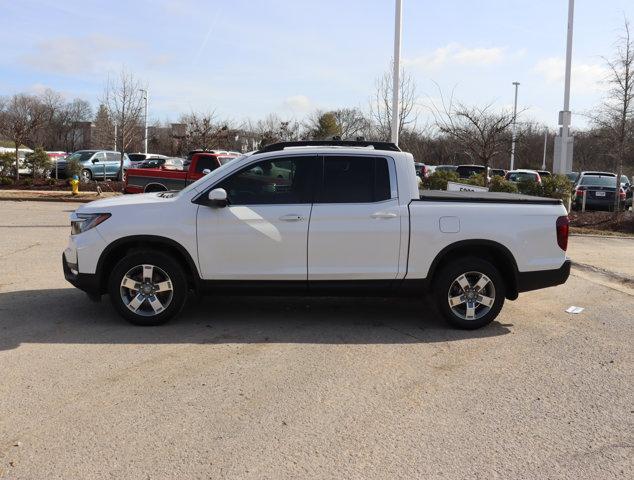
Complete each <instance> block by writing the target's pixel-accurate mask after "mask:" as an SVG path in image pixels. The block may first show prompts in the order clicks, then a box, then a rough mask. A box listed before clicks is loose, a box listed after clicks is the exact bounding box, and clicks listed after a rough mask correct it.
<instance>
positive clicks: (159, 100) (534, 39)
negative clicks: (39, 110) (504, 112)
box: [0, 0, 634, 127]
mask: <svg viewBox="0 0 634 480" xmlns="http://www.w3.org/2000/svg"><path fill="white" fill-rule="evenodd" d="M403 3H404V6H403V9H404V20H403V62H404V64H405V66H406V68H407V69H408V70H409V71H410V73H411V74H412V75H413V76H414V77H415V79H416V82H417V85H418V95H419V101H420V104H421V108H424V105H426V104H428V103H429V102H430V101H434V99H437V97H438V88H440V89H441V90H442V91H443V93H445V94H449V93H450V92H451V91H452V90H454V89H455V96H456V97H457V98H459V99H461V100H462V101H464V102H467V103H478V104H484V103H488V102H495V104H496V105H497V106H499V107H500V108H503V107H505V106H510V105H511V104H512V100H513V87H512V82H513V81H515V80H517V81H519V82H521V86H520V95H519V104H520V108H526V109H527V110H526V112H525V113H524V114H523V115H524V116H525V118H533V119H536V120H539V121H543V122H545V123H547V124H549V125H550V126H552V127H554V126H555V125H556V119H557V112H558V110H560V109H561V108H562V101H563V58H564V53H565V39H566V29H565V27H566V15H567V5H568V1H567V0H504V1H503V0H435V1H430V0H404V1H403ZM0 7H1V11H2V12H3V16H2V17H3V21H2V28H0V58H2V59H3V61H2V65H1V66H0V94H1V95H7V94H12V93H16V92H38V91H41V90H42V89H44V88H52V89H54V90H57V91H61V92H62V93H63V94H64V95H66V96H67V97H68V98H69V99H70V98H73V97H81V98H85V99H87V100H89V101H90V102H91V103H93V104H95V105H96V104H97V101H98V97H99V96H100V94H101V92H102V90H103V84H104V81H105V79H106V77H107V75H108V73H110V74H113V73H115V74H116V72H117V71H119V70H120V69H121V67H122V66H125V68H127V69H128V70H129V71H131V72H133V73H134V74H135V75H137V76H138V77H139V78H141V79H142V80H143V81H144V82H147V84H148V86H149V89H150V118H151V120H155V119H158V120H176V119H177V118H178V116H179V114H181V113H186V112H189V111H191V110H196V111H206V110H212V109H215V110H216V111H217V113H218V114H219V115H220V116H222V117H227V118H230V119H233V120H236V121H240V120H243V119H245V118H247V117H250V118H254V119H257V118H262V117H264V116H265V115H266V114H267V113H269V112H277V113H279V114H280V115H281V116H283V117H296V118H301V117H303V116H304V115H305V114H306V113H308V112H309V111H311V110H313V109H315V108H322V109H329V108H337V107H344V106H357V107H360V108H364V109H365V108H367V106H368V102H369V97H370V95H371V93H372V91H373V89H374V83H375V79H376V77H377V76H379V75H380V74H381V73H382V72H383V71H385V70H386V69H388V68H389V65H390V58H391V55H392V48H393V46H392V41H393V28H394V17H393V15H394V1H393V0H338V1H337V0H319V1H309V0H250V1H249V0H231V1H228V0H225V1H219V0H152V1H150V0H125V1H122V0H109V1H91V0H50V1H49V0H0ZM624 15H625V16H627V17H629V18H630V19H631V20H632V21H633V22H634V0H601V1H600V0H577V2H576V12H575V38H574V51H573V78H572V99H571V108H572V110H573V111H574V112H580V113H582V112H584V111H587V110H588V109H590V108H591V107H592V106H593V105H595V104H596V103H597V102H598V101H599V100H600V98H601V95H602V89H603V88H604V86H603V85H602V84H601V79H602V77H603V76H604V75H605V67H604V62H603V60H602V58H601V56H602V55H610V54H611V52H612V51H613V44H614V41H615V39H616V37H617V36H618V34H619V30H620V29H621V27H622V24H623V17H624ZM436 84H437V85H438V86H436ZM573 118H574V119H573V125H574V124H576V125H581V124H582V123H583V120H582V118H581V117H580V116H575V117H573Z"/></svg>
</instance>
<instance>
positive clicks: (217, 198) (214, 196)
mask: <svg viewBox="0 0 634 480" xmlns="http://www.w3.org/2000/svg"><path fill="white" fill-rule="evenodd" d="M208 198H209V202H210V203H211V206H212V207H217V208H223V207H226V206H227V191H226V190H225V189H224V188H214V189H213V190H212V191H211V192H209V196H208Z"/></svg>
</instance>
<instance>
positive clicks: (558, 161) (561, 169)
mask: <svg viewBox="0 0 634 480" xmlns="http://www.w3.org/2000/svg"><path fill="white" fill-rule="evenodd" d="M574 14H575V0H568V35H567V38H566V72H565V77H564V109H563V110H562V111H561V112H559V125H560V127H559V135H557V137H556V138H555V157H554V162H553V173H559V174H563V173H566V172H570V171H572V147H573V145H572V142H573V138H572V137H571V136H570V120H571V113H570V72H571V69H572V30H573V20H574ZM569 150H570V153H568V151H569Z"/></svg>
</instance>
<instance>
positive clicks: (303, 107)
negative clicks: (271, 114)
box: [284, 95, 313, 113]
mask: <svg viewBox="0 0 634 480" xmlns="http://www.w3.org/2000/svg"><path fill="white" fill-rule="evenodd" d="M284 107H285V108H287V109H289V110H291V111H292V112H293V113H306V112H308V111H309V110H311V109H312V108H313V103H312V102H311V101H310V99H309V98H308V97H307V96H306V95H293V96H290V97H287V98H286V99H284Z"/></svg>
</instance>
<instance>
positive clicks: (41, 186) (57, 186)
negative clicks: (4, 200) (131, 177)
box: [0, 179, 124, 192]
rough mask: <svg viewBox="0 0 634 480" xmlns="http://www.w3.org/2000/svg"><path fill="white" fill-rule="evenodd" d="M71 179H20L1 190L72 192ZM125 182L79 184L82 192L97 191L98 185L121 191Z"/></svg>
mask: <svg viewBox="0 0 634 480" xmlns="http://www.w3.org/2000/svg"><path fill="white" fill-rule="evenodd" d="M69 182H70V180H58V181H57V182H55V183H53V182H51V183H49V181H48V180H44V179H35V180H32V181H31V179H27V180H26V181H24V180H20V183H18V184H15V183H11V184H9V185H0V190H44V191H48V190H56V191H60V190H62V191H68V192H70V190H71V188H70V183H69ZM123 186H124V184H123V182H113V181H110V180H107V181H105V182H95V181H92V182H89V183H81V184H79V191H80V192H96V191H97V187H100V188H101V191H102V192H121V191H123Z"/></svg>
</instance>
